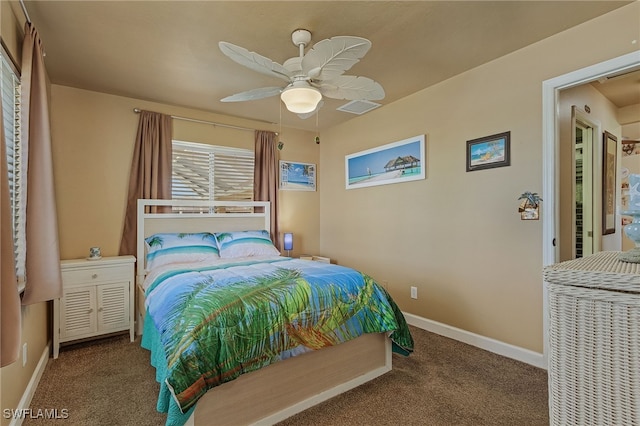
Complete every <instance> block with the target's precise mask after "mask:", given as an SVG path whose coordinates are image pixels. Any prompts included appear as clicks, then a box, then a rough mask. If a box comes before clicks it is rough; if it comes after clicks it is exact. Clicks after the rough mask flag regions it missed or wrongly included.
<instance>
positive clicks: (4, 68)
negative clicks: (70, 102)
mask: <svg viewBox="0 0 640 426" xmlns="http://www.w3.org/2000/svg"><path fill="white" fill-rule="evenodd" d="M0 60H1V64H0V86H1V92H2V113H3V117H2V124H3V126H4V135H5V142H6V148H7V149H6V151H7V159H6V161H7V166H8V167H7V168H8V172H9V194H10V200H9V202H10V203H11V218H12V226H13V236H14V240H13V241H14V250H15V254H16V273H17V276H18V282H19V286H20V287H21V289H22V288H23V287H24V281H25V262H26V251H25V247H26V237H25V222H24V220H25V217H26V215H25V205H26V174H25V166H26V159H25V161H23V158H22V153H23V151H24V149H23V147H22V144H21V140H20V78H19V76H18V72H17V69H16V67H15V66H14V65H13V62H12V61H11V59H10V58H9V55H8V54H7V52H6V51H5V50H4V48H2V49H1V50H0Z"/></svg>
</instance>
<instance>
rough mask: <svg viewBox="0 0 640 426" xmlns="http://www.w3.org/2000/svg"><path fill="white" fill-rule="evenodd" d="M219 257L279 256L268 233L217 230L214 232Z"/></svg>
mask: <svg viewBox="0 0 640 426" xmlns="http://www.w3.org/2000/svg"><path fill="white" fill-rule="evenodd" d="M215 237H216V239H217V240H218V247H219V248H220V257H221V258H223V259H225V258H227V259H229V258H234V257H246V256H279V255H280V252H279V251H278V249H276V248H275V246H274V245H273V243H272V242H271V237H270V236H269V233H268V232H267V231H265V230H261V231H236V232H218V233H216V234H215Z"/></svg>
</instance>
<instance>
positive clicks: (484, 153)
mask: <svg viewBox="0 0 640 426" xmlns="http://www.w3.org/2000/svg"><path fill="white" fill-rule="evenodd" d="M510 144H511V132H504V133H498V134H497V135H491V136H486V137H484V138H478V139H473V140H470V141H467V171H468V172H472V171H475V170H483V169H492V168H494V167H504V166H508V165H510V164H511V147H510Z"/></svg>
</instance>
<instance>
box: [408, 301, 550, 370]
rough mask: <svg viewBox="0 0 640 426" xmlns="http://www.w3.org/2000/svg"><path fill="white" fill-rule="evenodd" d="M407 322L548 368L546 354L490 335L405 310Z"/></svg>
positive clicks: (517, 359)
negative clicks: (486, 335)
mask: <svg viewBox="0 0 640 426" xmlns="http://www.w3.org/2000/svg"><path fill="white" fill-rule="evenodd" d="M403 314H404V317H405V318H406V320H407V323H408V324H410V325H413V326H415V327H418V328H421V329H423V330H427V331H430V332H432V333H435V334H439V335H441V336H445V337H448V338H450V339H454V340H458V341H460V342H462V343H466V344H468V345H471V346H475V347H478V348H480V349H484V350H487V351H489V352H493V353H496V354H498V355H502V356H505V357H507V358H511V359H515V360H516V361H521V362H524V363H526V364H529V365H533V366H534V367H539V368H543V369H545V370H546V369H547V364H546V363H545V361H544V356H543V354H541V353H538V352H534V351H531V350H529V349H524V348H521V347H518V346H514V345H510V344H508V343H504V342H501V341H499V340H495V339H492V338H490V337H485V336H480V335H479V334H475V333H471V332H469V331H466V330H462V329H460V328H456V327H452V326H450V325H447V324H443V323H440V322H437V321H433V320H430V319H427V318H422V317H419V316H417V315H413V314H409V313H406V312H403Z"/></svg>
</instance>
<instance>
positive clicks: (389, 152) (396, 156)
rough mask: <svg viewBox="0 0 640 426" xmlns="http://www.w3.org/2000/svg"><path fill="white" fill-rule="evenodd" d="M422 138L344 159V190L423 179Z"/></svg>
mask: <svg viewBox="0 0 640 426" xmlns="http://www.w3.org/2000/svg"><path fill="white" fill-rule="evenodd" d="M424 139H425V138H424V135H418V136H414V137H411V138H408V139H403V140H401V141H398V142H392V143H389V144H386V145H382V146H379V147H376V148H372V149H368V150H366V151H360V152H356V153H354V154H349V155H347V156H345V159H344V165H345V178H346V187H347V189H354V188H363V187H367V186H375V185H387V184H390V183H400V182H409V181H412V180H418V179H424V178H425V176H426V174H425V172H426V167H427V166H426V157H425V150H424Z"/></svg>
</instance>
